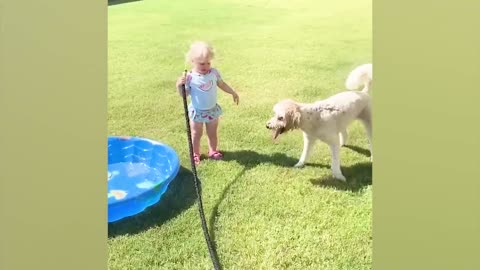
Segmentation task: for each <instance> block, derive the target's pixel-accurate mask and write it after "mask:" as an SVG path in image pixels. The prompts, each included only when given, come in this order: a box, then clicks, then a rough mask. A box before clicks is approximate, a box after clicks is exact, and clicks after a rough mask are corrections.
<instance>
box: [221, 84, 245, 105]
mask: <svg viewBox="0 0 480 270" xmlns="http://www.w3.org/2000/svg"><path fill="white" fill-rule="evenodd" d="M217 85H218V87H219V88H220V89H222V90H223V91H224V92H226V93H229V94H230V95H232V96H233V101H234V102H235V103H236V104H237V105H238V102H239V101H240V98H239V96H238V94H237V92H235V90H233V88H232V87H230V86H229V85H228V84H227V83H226V82H224V81H223V80H221V81H218V82H217Z"/></svg>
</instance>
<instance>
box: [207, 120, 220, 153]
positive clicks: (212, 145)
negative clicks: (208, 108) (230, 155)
mask: <svg viewBox="0 0 480 270" xmlns="http://www.w3.org/2000/svg"><path fill="white" fill-rule="evenodd" d="M206 126H207V136H208V152H209V153H212V152H216V151H218V149H217V147H218V136H217V130H218V118H217V119H215V120H213V121H212V122H209V123H207V124H206Z"/></svg>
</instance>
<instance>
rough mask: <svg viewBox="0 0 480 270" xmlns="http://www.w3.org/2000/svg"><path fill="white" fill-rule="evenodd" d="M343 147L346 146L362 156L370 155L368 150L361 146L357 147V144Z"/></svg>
mask: <svg viewBox="0 0 480 270" xmlns="http://www.w3.org/2000/svg"><path fill="white" fill-rule="evenodd" d="M343 147H345V148H348V149H350V150H352V151H355V152H357V153H359V154H361V155H364V156H367V157H369V156H370V150H367V149H365V148H361V147H358V146H355V145H344V146H343Z"/></svg>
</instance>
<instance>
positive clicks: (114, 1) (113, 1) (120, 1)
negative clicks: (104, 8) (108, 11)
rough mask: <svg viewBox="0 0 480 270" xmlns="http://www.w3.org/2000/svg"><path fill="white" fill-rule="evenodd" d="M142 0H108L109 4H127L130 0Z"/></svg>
mask: <svg viewBox="0 0 480 270" xmlns="http://www.w3.org/2000/svg"><path fill="white" fill-rule="evenodd" d="M139 1H142V0H108V5H109V6H114V5H120V4H127V3H130V2H139Z"/></svg>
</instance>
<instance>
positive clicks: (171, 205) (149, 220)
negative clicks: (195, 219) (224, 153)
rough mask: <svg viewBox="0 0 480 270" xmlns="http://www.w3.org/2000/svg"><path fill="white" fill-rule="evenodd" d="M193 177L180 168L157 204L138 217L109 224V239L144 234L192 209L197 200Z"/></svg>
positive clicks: (188, 171)
mask: <svg viewBox="0 0 480 270" xmlns="http://www.w3.org/2000/svg"><path fill="white" fill-rule="evenodd" d="M192 177H193V176H192V173H191V171H190V170H187V169H186V168H184V167H180V171H179V172H178V175H177V177H176V178H175V179H174V180H173V181H172V182H171V183H170V186H169V187H168V189H167V191H166V192H165V193H164V194H163V196H162V198H161V199H160V201H159V202H158V203H157V204H155V205H152V206H150V207H148V208H147V209H145V211H144V212H142V213H140V214H138V215H135V216H132V217H128V218H125V219H122V220H119V221H116V222H113V223H109V224H108V237H109V238H113V237H116V236H119V235H124V234H137V233H140V232H143V231H145V230H147V229H149V228H152V227H155V226H159V225H161V224H163V223H165V222H166V221H168V220H169V219H172V218H174V217H176V216H177V215H178V214H180V213H182V212H183V211H185V210H186V209H188V208H189V207H191V206H192V205H193V204H194V203H195V202H196V199H197V195H196V193H195V186H194V184H193V179H192Z"/></svg>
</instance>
